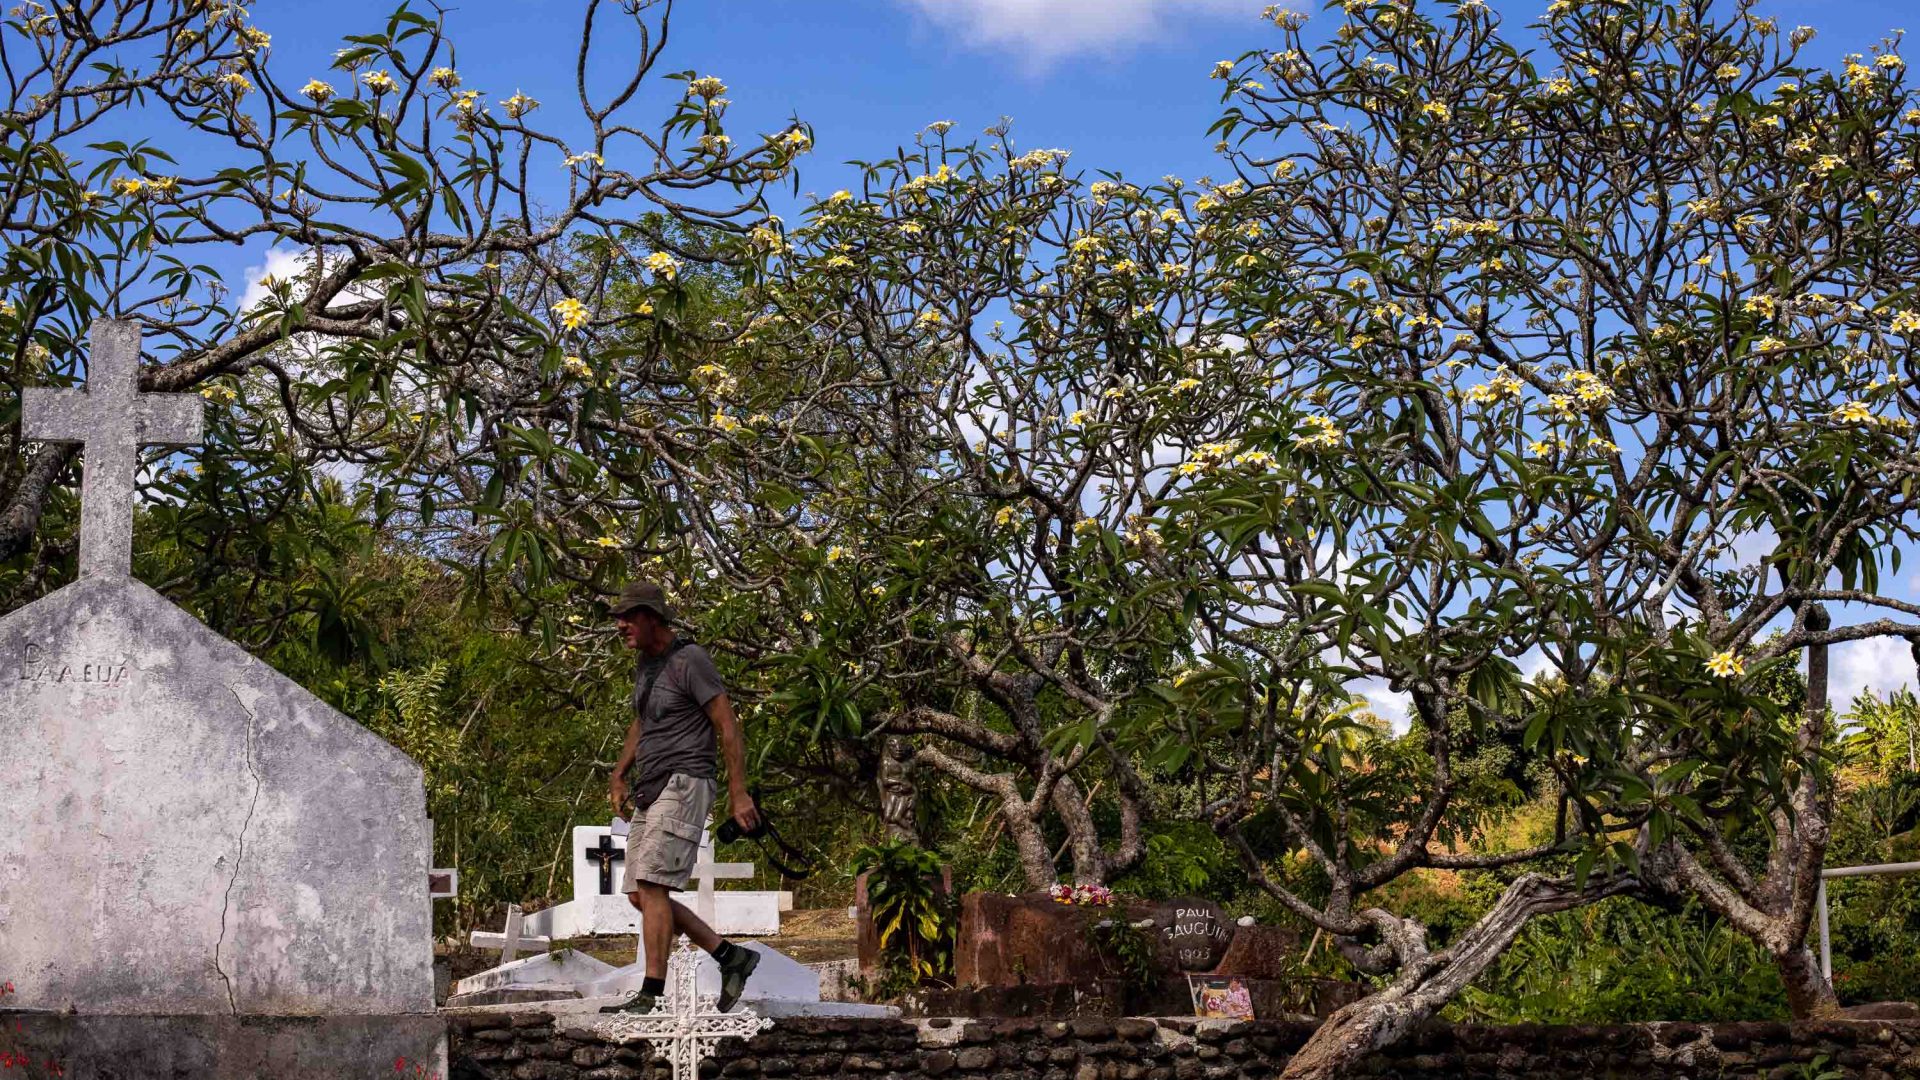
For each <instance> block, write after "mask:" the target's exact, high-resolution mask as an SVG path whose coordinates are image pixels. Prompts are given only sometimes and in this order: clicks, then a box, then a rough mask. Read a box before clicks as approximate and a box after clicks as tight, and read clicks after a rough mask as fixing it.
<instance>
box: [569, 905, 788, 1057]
mask: <svg viewBox="0 0 1920 1080" xmlns="http://www.w3.org/2000/svg"><path fill="white" fill-rule="evenodd" d="M699 963H700V953H699V952H698V951H696V950H695V949H694V948H693V946H692V945H690V944H689V943H688V942H687V939H686V938H684V937H682V938H681V939H680V947H679V948H677V949H675V950H674V951H673V955H672V956H670V957H668V958H667V993H666V996H665V997H663V998H661V1000H660V1004H659V1005H658V1006H656V1007H655V1009H654V1011H653V1012H650V1013H639V1014H636V1013H616V1014H614V1015H612V1016H610V1017H609V1018H607V1019H606V1020H604V1021H602V1022H601V1024H599V1025H596V1026H597V1027H599V1028H600V1029H601V1030H602V1031H604V1032H605V1033H606V1034H607V1035H609V1036H611V1037H612V1038H614V1039H615V1040H617V1041H619V1042H623V1043H629V1042H645V1043H647V1044H648V1045H650V1046H651V1047H652V1048H653V1051H654V1053H656V1054H660V1055H661V1056H663V1057H665V1058H666V1059H667V1060H668V1061H669V1062H671V1063H672V1065H673V1080H698V1078H699V1076H700V1062H702V1061H704V1060H705V1059H707V1058H708V1057H711V1056H712V1055H713V1048H714V1047H715V1046H717V1045H718V1044H719V1042H720V1040H721V1039H748V1038H752V1037H753V1036H755V1035H758V1034H759V1033H760V1032H762V1031H765V1030H766V1029H768V1028H770V1027H772V1026H773V1021H772V1020H771V1019H768V1018H767V1017H764V1016H756V1015H754V1014H753V1013H752V1012H751V1011H749V1010H748V1009H747V1007H746V1006H744V1005H742V1006H739V1007H737V1008H735V1010H734V1011H733V1012H730V1013H723V1012H721V1011H720V1009H719V1006H718V1004H717V999H716V998H715V996H714V995H712V994H701V993H699V992H698V987H697V985H696V982H695V975H696V973H697V971H696V969H697V968H698V966H699Z"/></svg>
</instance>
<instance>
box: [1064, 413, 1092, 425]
mask: <svg viewBox="0 0 1920 1080" xmlns="http://www.w3.org/2000/svg"><path fill="white" fill-rule="evenodd" d="M1092 418H1093V417H1092V414H1090V413H1088V412H1087V410H1085V409H1075V410H1073V414H1072V415H1070V416H1068V417H1067V423H1069V424H1072V425H1073V426H1074V427H1079V426H1081V425H1082V424H1085V423H1086V422H1087V421H1088V420H1091V419H1092Z"/></svg>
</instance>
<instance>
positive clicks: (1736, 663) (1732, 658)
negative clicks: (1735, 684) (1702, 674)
mask: <svg viewBox="0 0 1920 1080" xmlns="http://www.w3.org/2000/svg"><path fill="white" fill-rule="evenodd" d="M1707 670H1708V671H1710V672H1712V673H1713V674H1715V675H1717V676H1719V677H1720V678H1722V679H1731V678H1734V677H1736V676H1739V675H1745V674H1746V673H1747V662H1746V661H1745V660H1743V659H1741V658H1740V656H1739V655H1738V654H1737V653H1735V652H1734V651H1733V650H1732V649H1728V650H1726V651H1725V652H1720V653H1715V654H1714V657H1713V659H1711V660H1708V661H1707Z"/></svg>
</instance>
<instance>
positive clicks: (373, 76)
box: [360, 71, 400, 94]
mask: <svg viewBox="0 0 1920 1080" xmlns="http://www.w3.org/2000/svg"><path fill="white" fill-rule="evenodd" d="M360 81H361V82H362V83H365V84H366V87H367V89H369V90H371V91H373V92H374V93H376V94H385V93H389V92H391V91H393V90H397V89H399V86H400V84H399V83H396V82H394V81H393V76H391V75H389V74H387V73H386V72H384V71H369V72H367V73H366V74H365V75H362V76H360Z"/></svg>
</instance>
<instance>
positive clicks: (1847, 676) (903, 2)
mask: <svg viewBox="0 0 1920 1080" xmlns="http://www.w3.org/2000/svg"><path fill="white" fill-rule="evenodd" d="M1547 2H1548V0H1488V3H1489V4H1490V6H1492V7H1494V8H1495V9H1497V10H1498V11H1499V12H1500V13H1501V15H1502V16H1503V17H1504V19H1505V20H1506V23H1507V26H1508V27H1509V31H1510V33H1511V34H1512V35H1513V36H1515V37H1524V35H1525V34H1526V33H1527V32H1526V31H1525V30H1524V27H1525V25H1526V24H1527V23H1530V22H1532V21H1534V20H1535V19H1537V18H1538V17H1539V16H1540V14H1541V13H1542V12H1543V11H1544V10H1545V8H1546V5H1547ZM1721 2H1722V3H1724V4H1725V5H1726V7H1727V9H1728V10H1731V9H1732V7H1733V2H1732V0H1721ZM1265 4H1266V0H682V2H681V3H680V4H679V5H678V7H677V8H676V10H675V14H674V19H673V26H672V36H671V39H670V43H669V48H668V51H667V54H666V56H665V58H664V59H663V62H662V65H661V67H660V69H659V70H660V71H661V72H663V73H664V72H670V71H681V70H687V69H692V70H695V71H697V72H699V73H700V74H703V75H708V74H711V75H717V76H719V77H721V78H722V79H724V80H725V81H726V82H727V84H728V86H729V88H730V89H729V94H728V96H729V97H730V98H731V99H732V100H733V101H734V105H733V107H732V110H731V112H730V113H729V127H730V128H731V129H732V130H734V131H735V132H736V138H740V137H743V136H744V135H745V134H746V133H747V132H750V131H767V130H777V129H779V128H781V127H783V126H784V125H785V124H786V122H787V120H788V118H790V117H793V116H798V117H801V118H802V119H805V120H806V121H808V122H810V123H811V124H812V125H813V126H814V133H815V140H816V143H815V152H814V153H813V154H812V155H811V157H810V158H808V159H805V160H804V164H803V173H802V183H801V189H802V191H803V192H806V191H812V192H819V193H823V194H824V193H827V192H831V191H833V190H835V189H837V188H840V187H850V186H853V185H854V184H855V183H856V182H857V177H858V173H857V170H856V169H855V168H853V167H852V166H850V165H848V164H846V162H847V161H848V159H853V158H879V157H884V156H887V155H888V154H889V153H891V152H892V150H893V148H894V147H896V146H898V145H900V144H901V143H903V142H906V141H908V140H910V139H911V138H912V137H913V135H914V133H915V132H916V131H918V130H920V129H921V128H922V127H923V126H924V125H926V124H928V123H930V122H932V121H935V120H951V121H954V122H955V124H956V131H955V133H954V136H953V137H955V138H958V137H960V136H962V135H968V134H973V133H978V132H980V131H981V129H983V128H985V127H986V126H987V125H989V124H992V123H994V122H995V121H997V120H999V119H1000V118H1001V117H1003V116H1006V117H1011V118H1012V119H1013V122H1014V126H1013V138H1014V141H1015V142H1016V144H1017V145H1019V146H1021V147H1022V148H1025V149H1034V148H1038V147H1058V148H1064V149H1069V150H1072V151H1073V152H1074V156H1073V159H1072V165H1073V166H1074V167H1076V168H1079V169H1084V170H1087V171H1089V172H1092V171H1098V170H1113V171H1118V172H1121V173H1123V174H1125V175H1127V176H1128V177H1130V178H1133V179H1137V180H1151V179H1155V178H1158V177H1160V176H1162V175H1165V174H1169V173H1172V174H1178V175H1180V176H1184V177H1188V178H1193V177H1197V176H1201V175H1205V174H1207V173H1208V172H1210V171H1213V170H1215V169H1216V168H1217V163H1216V158H1215V156H1214V153H1213V151H1212V142H1213V140H1212V139H1211V138H1209V137H1208V135H1207V127H1208V125H1209V124H1210V123H1211V122H1212V121H1213V120H1214V119H1215V118H1216V117H1217V116H1218V115H1219V111H1220V105H1219V86H1220V84H1219V83H1217V82H1213V81H1212V80H1210V79H1209V78H1208V77H1207V73H1208V70H1209V69H1210V68H1211V67H1212V65H1213V63H1214V62H1215V61H1217V60H1220V59H1224V58H1229V57H1234V56H1237V55H1239V54H1240V53H1242V52H1244V51H1246V50H1247V49H1249V48H1254V47H1260V46H1269V45H1272V44H1273V43H1275V42H1276V41H1277V40H1278V38H1277V32H1276V31H1275V30H1274V29H1273V28H1272V27H1271V26H1270V25H1267V24H1264V23H1262V22H1261V21H1260V20H1259V18H1258V16H1259V12H1260V10H1261V8H1262V7H1264V6H1265ZM1283 6H1291V7H1294V8H1296V9H1299V10H1303V11H1308V12H1309V13H1311V14H1312V15H1313V22H1312V23H1310V24H1309V36H1310V38H1317V37H1318V36H1319V35H1317V34H1314V33H1313V30H1314V29H1315V28H1316V27H1319V28H1324V27H1328V26H1331V25H1334V24H1336V22H1337V16H1336V15H1335V14H1333V13H1326V12H1321V11H1320V10H1319V7H1318V3H1317V0H1294V2H1293V3H1291V4H1288V5H1283ZM606 7H607V8H608V9H610V10H616V11H617V7H616V5H615V4H613V3H608V4H607V5H606ZM390 9H391V3H389V2H372V0H334V2H332V3H327V4H304V5H293V4H286V3H284V2H282V3H259V4H257V5H256V6H255V7H254V8H253V10H252V15H253V18H254V21H255V23H256V24H257V25H259V26H261V27H262V28H264V29H266V30H268V31H270V32H271V33H272V34H273V38H274V47H273V59H272V61H271V63H272V66H273V68H274V71H275V73H276V76H277V77H278V78H279V79H280V80H281V81H282V82H283V83H284V84H285V85H288V86H298V85H299V84H300V83H301V82H303V81H304V80H305V78H306V77H308V76H309V75H319V76H323V77H325V76H327V67H328V60H329V58H330V56H331V54H332V52H333V50H334V49H335V48H336V47H338V45H339V38H340V36H341V35H342V34H347V33H361V32H367V31H371V30H374V29H376V28H378V27H379V26H380V25H381V23H382V22H383V20H384V17H385V15H386V13H387V12H388V11H389V10H390ZM584 10H585V8H584V5H583V4H582V3H580V2H579V0H536V3H533V4H528V3H506V2H504V0H465V2H464V3H455V4H453V5H452V9H451V10H450V12H449V13H448V15H447V25H448V29H449V36H450V38H451V40H452V41H453V43H454V45H455V47H456V49H457V55H456V58H457V64H458V67H459V68H460V70H461V72H462V74H463V76H464V77H465V79H466V85H467V86H470V87H474V88H478V89H482V90H484V91H485V92H486V93H487V97H488V100H490V101H498V100H499V99H501V98H504V97H506V96H507V95H509V94H511V93H513V92H514V91H516V90H520V91H524V92H526V93H528V94H530V95H532V96H533V97H535V98H538V99H540V100H541V101H543V102H546V103H547V111H546V112H545V113H544V114H543V115H542V116H541V117H540V118H539V119H540V120H541V125H542V126H544V127H549V128H558V129H560V130H561V131H563V132H566V131H568V128H569V125H568V120H569V119H570V118H572V117H576V116H577V115H578V106H577V104H576V102H575V97H574V92H573V68H574V60H575V54H576V50H577V48H578V41H579V31H580V16H581V13H582V12H583V11H584ZM1915 13H1916V9H1915V8H1914V6H1913V0H1817V2H1816V0H1761V3H1760V4H1759V5H1758V7H1757V9H1756V14H1759V15H1770V16H1774V17H1776V18H1778V19H1779V21H1780V23H1781V25H1782V26H1783V27H1784V28H1790V27H1793V26H1795V25H1798V24H1802V23H1804V24H1807V25H1810V26H1812V27H1814V28H1815V29H1817V30H1818V31H1819V37H1818V38H1816V40H1815V41H1814V42H1813V44H1812V45H1811V46H1810V47H1809V49H1808V50H1807V55H1808V56H1809V58H1810V59H1812V60H1813V61H1815V62H1819V63H1825V64H1836V63H1837V62H1838V60H1839V58H1840V57H1841V56H1842V55H1843V54H1845V53H1847V52H1854V51H1865V50H1866V49H1867V47H1868V46H1869V45H1871V44H1873V43H1874V42H1876V41H1878V40H1880V38H1881V37H1882V36H1884V35H1885V34H1887V33H1889V32H1891V31H1894V30H1896V29H1900V28H1902V27H1903V26H1904V25H1905V23H1906V22H1907V21H1908V19H1909V17H1910V16H1912V15H1914V14H1915ZM603 18H604V16H603ZM617 18H618V17H617V15H616V16H615V19H614V21H617ZM603 25H605V23H604V22H603ZM1321 32H1322V33H1324V32H1325V31H1324V29H1323V30H1322V31H1321ZM596 53H597V55H598V56H599V58H600V59H599V61H598V63H596V65H595V67H594V68H593V69H592V70H594V71H596V72H601V73H604V74H605V75H607V76H608V77H612V76H613V75H615V74H618V73H619V71H620V69H621V64H622V63H623V62H625V61H623V56H630V50H629V51H628V52H626V53H624V54H623V52H622V50H621V48H620V42H619V41H617V40H612V41H608V42H606V43H604V45H603V47H601V48H599V49H597V50H596ZM334 77H335V78H336V79H337V73H336V75H335V76H334ZM679 93H680V90H679V84H677V83H669V82H665V81H658V80H657V81H656V82H655V83H654V84H653V85H652V86H651V87H650V88H649V89H648V90H647V91H645V92H644V94H645V100H644V102H643V103H642V104H640V105H639V106H638V108H637V109H636V111H634V112H633V113H632V116H633V118H634V120H635V122H640V121H643V120H645V121H653V120H655V119H657V118H658V117H660V116H663V115H665V113H666V111H667V109H668V108H669V107H670V104H671V102H673V101H674V100H675V99H677V98H678V96H679ZM561 179H562V174H561V173H560V171H559V169H558V168H556V169H555V171H554V182H555V183H556V185H557V184H558V183H559V182H560V181H561ZM777 209H782V210H785V209H788V207H784V206H783V207H777ZM213 261H215V262H216V265H220V266H222V268H223V273H224V272H225V267H226V266H228V265H230V266H231V268H232V273H233V276H234V278H235V279H236V280H245V279H246V277H258V276H259V275H260V273H262V272H263V271H264V270H266V269H269V268H273V267H272V263H271V261H270V260H269V259H268V258H267V253H266V251H265V250H264V249H260V250H247V251H244V252H242V251H236V252H233V253H231V260H230V262H229V260H227V259H222V258H219V257H215V258H214V260H213ZM243 275H244V276H243ZM1739 546H1740V545H1738V544H1736V548H1738V547H1739ZM1916 569H1920V560H1913V559H1910V560H1909V561H1908V565H1907V566H1906V567H1905V568H1903V570H1902V571H1901V572H1900V573H1898V574H1895V575H1892V578H1891V580H1890V582H1889V583H1888V584H1889V585H1890V591H1891V592H1893V593H1894V594H1895V595H1898V596H1902V597H1906V598H1915V597H1916V596H1920V577H1916V574H1915V571H1916ZM1843 619H1844V616H1843ZM1522 662H1523V666H1525V659H1524V658H1523V661H1522ZM1834 666H1835V671H1834V682H1835V686H1834V691H1835V697H1836V699H1837V700H1839V701H1841V702H1844V701H1845V700H1847V699H1849V698H1850V697H1851V696H1852V695H1853V693H1855V692H1856V691H1857V690H1859V689H1862V688H1878V689H1887V688H1891V687H1896V686H1899V685H1901V684H1903V683H1910V682H1911V681H1912V680H1913V677H1914V666H1913V663H1912V661H1911V660H1910V659H1909V658H1908V654H1907V649H1906V646H1905V644H1904V643H1901V642H1875V643H1863V644H1856V645H1850V646H1843V647H1841V648H1840V649H1838V650H1836V656H1835V665H1834ZM1370 696H1372V695H1370ZM1376 704H1377V705H1378V706H1379V707H1380V709H1381V711H1383V712H1388V713H1390V714H1391V713H1397V712H1399V711H1400V709H1399V708H1398V703H1397V702H1394V701H1391V700H1387V698H1386V696H1385V695H1382V697H1381V699H1380V700H1378V701H1377V702H1376Z"/></svg>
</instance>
